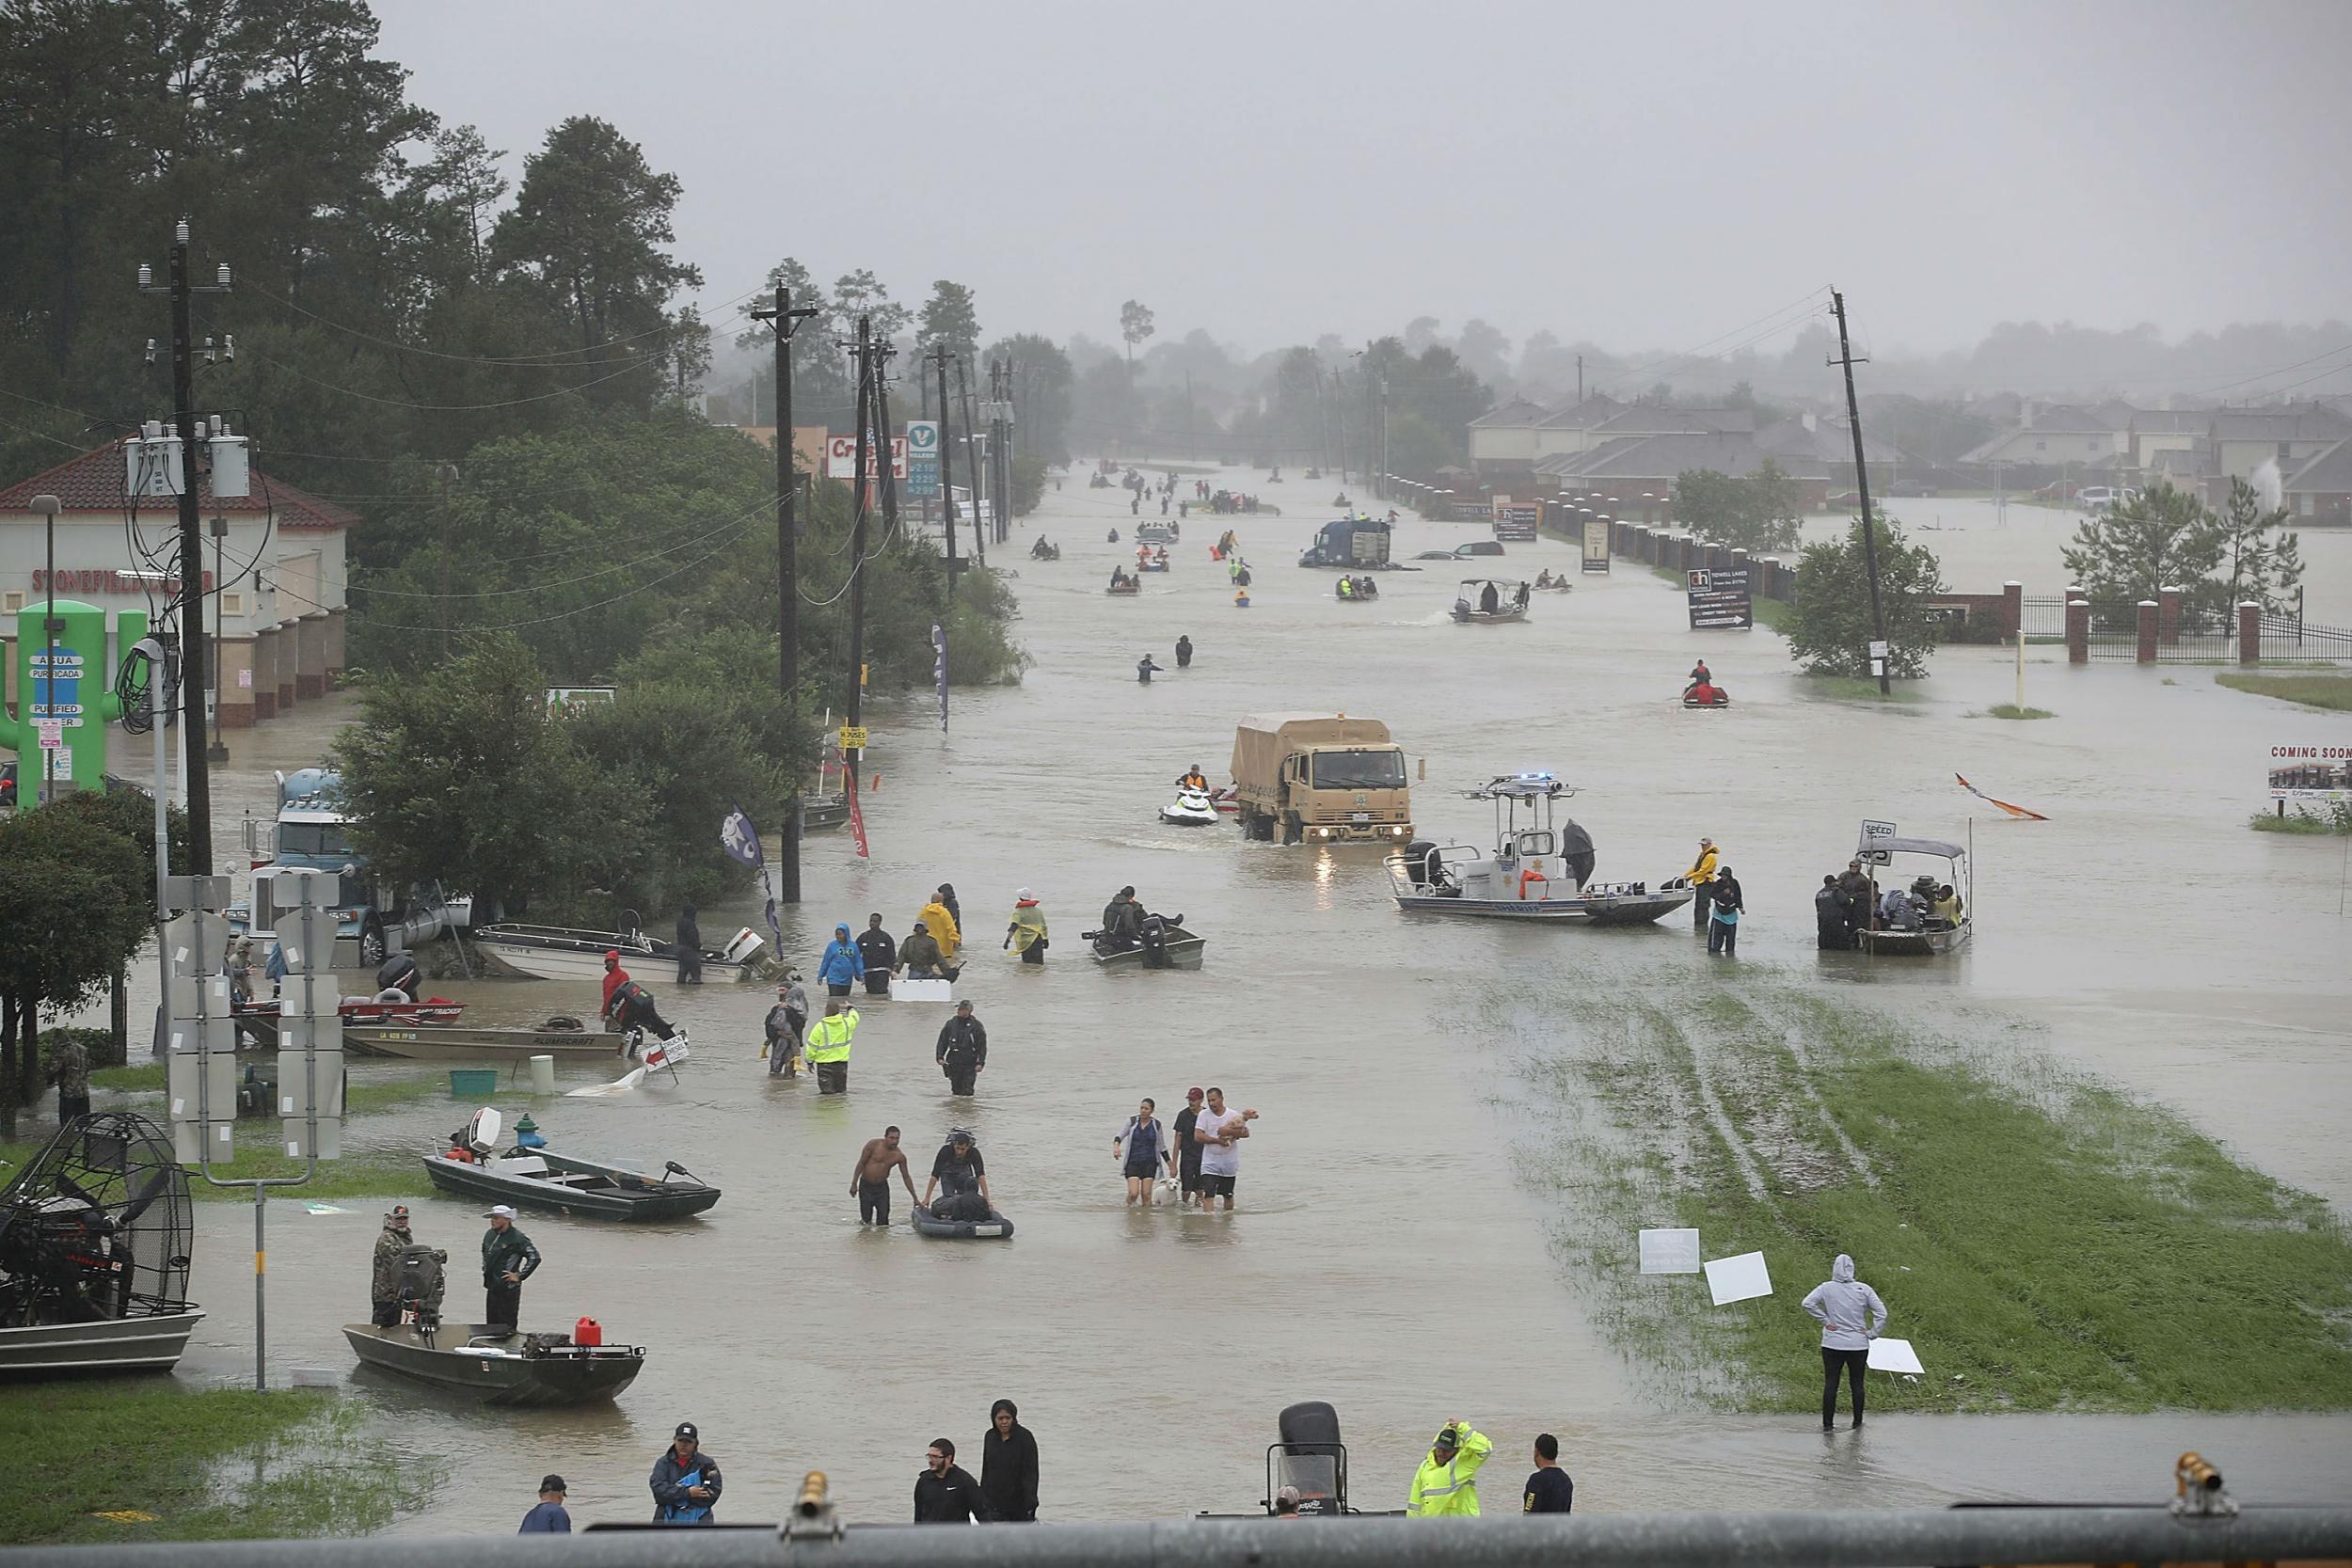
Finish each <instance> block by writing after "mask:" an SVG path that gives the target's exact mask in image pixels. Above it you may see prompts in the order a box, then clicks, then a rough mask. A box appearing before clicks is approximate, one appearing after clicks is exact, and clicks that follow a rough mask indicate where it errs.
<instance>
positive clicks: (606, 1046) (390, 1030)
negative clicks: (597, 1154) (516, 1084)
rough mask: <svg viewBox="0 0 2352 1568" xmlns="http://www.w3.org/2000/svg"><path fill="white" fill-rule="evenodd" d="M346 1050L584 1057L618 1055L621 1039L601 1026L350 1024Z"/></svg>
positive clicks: (466, 1058) (441, 1057)
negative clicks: (497, 1026)
mask: <svg viewBox="0 0 2352 1568" xmlns="http://www.w3.org/2000/svg"><path fill="white" fill-rule="evenodd" d="M343 1049H344V1050H346V1051H348V1052H350V1053H352V1054H354V1055H356V1056H400V1057H405V1058H406V1059H408V1060H410V1061H418V1062H482V1061H501V1062H506V1061H521V1060H523V1059H525V1058H527V1057H531V1056H553V1057H556V1058H557V1059H559V1060H562V1059H564V1058H569V1059H571V1060H573V1061H580V1060H584V1059H586V1058H588V1057H592V1056H617V1055H619V1054H620V1053H621V1037H620V1036H619V1035H616V1034H612V1033H608V1032H607V1031H605V1030H601V1029H500V1028H494V1027H491V1026H489V1025H486V1024H474V1023H346V1024H344V1025H343Z"/></svg>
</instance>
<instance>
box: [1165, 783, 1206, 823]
mask: <svg viewBox="0 0 2352 1568" xmlns="http://www.w3.org/2000/svg"><path fill="white" fill-rule="evenodd" d="M1160 820H1161V821H1163V822H1173V823H1175V824H1176V826H1178V827H1180V828H1205V827H1209V826H1211V825H1213V824H1214V823H1215V822H1216V805H1215V804H1213V803H1212V802H1211V801H1210V800H1209V795H1208V791H1206V790H1202V789H1180V790H1178V791H1177V792H1176V799H1175V800H1172V801H1170V802H1168V804H1167V805H1165V806H1162V807H1161V808H1160Z"/></svg>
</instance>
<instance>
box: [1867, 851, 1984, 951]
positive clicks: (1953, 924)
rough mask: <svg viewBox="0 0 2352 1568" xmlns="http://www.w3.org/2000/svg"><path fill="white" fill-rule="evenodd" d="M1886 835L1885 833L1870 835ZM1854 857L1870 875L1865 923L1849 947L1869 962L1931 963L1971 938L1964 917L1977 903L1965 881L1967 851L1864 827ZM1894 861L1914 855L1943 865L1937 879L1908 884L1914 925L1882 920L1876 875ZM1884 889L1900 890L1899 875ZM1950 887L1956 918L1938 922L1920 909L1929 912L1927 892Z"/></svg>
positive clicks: (1929, 875) (1968, 922)
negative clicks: (1870, 959)
mask: <svg viewBox="0 0 2352 1568" xmlns="http://www.w3.org/2000/svg"><path fill="white" fill-rule="evenodd" d="M1875 829H1887V830H1888V831H1885V832H1873V830H1875ZM1854 853H1855V855H1856V857H1857V858H1859V859H1860V860H1861V862H1862V863H1863V864H1864V865H1865V866H1867V867H1868V868H1869V874H1870V923H1869V925H1867V927H1862V928H1860V929H1858V930H1856V931H1855V932H1854V945H1855V946H1857V947H1859V948H1861V949H1862V951H1864V952H1865V953H1868V954H1871V955H1873V956H1874V957H1884V958H1941V957H1943V956H1944V955H1945V954H1947V953H1953V952H1957V951H1959V950H1960V949H1961V948H1963V947H1964V946H1966V945H1967V944H1968V939H1969V938H1970V937H1971V936H1973V935H1974V934H1975V929H1976V927H1975V924H1974V921H1973V919H1972V917H1971V916H1970V914H1969V911H1970V910H1971V909H1972V908H1973V907H1974V905H1975V903H1976V887H1975V884H1974V883H1973V882H1971V881H1970V879H1969V874H1968V851H1967V850H1966V849H1964V848H1963V847H1960V846H1959V845H1957V844H1947V843H1946V842H1945V841H1944V840H1942V839H1940V838H1899V837H1897V836H1895V834H1894V832H1892V830H1891V827H1890V825H1888V824H1885V823H1879V822H1866V823H1864V824H1863V829H1862V841H1861V843H1860V844H1859V845H1858V846H1857V847H1855V850H1854ZM1897 855H1913V856H1918V857H1921V858H1923V859H1928V860H1939V861H1942V862H1944V863H1945V864H1946V866H1947V871H1946V873H1945V874H1944V875H1943V876H1941V877H1938V876H1936V875H1935V874H1933V873H1924V874H1922V875H1920V876H1918V877H1915V878H1914V879H1912V881H1911V884H1910V889H1909V891H1910V893H1911V895H1912V897H1911V900H1910V902H1911V905H1912V913H1911V915H1910V916H1909V918H1910V919H1913V920H1915V921H1916V922H1917V924H1916V925H1909V924H1894V925H1889V924H1887V915H1886V913H1885V911H1884V910H1883V908H1882V906H1881V903H1880V896H1881V895H1880V893H1879V874H1880V872H1881V870H1882V869H1883V868H1885V867H1889V866H1891V865H1892V864H1893V863H1894V860H1895V857H1896V856H1897ZM1887 885H1888V886H1889V887H1890V888H1891V887H1895V886H1899V885H1901V879H1900V876H1899V874H1898V875H1895V876H1890V877H1889V878H1888V879H1887ZM1940 886H1949V887H1950V888H1952V889H1953V890H1954V892H1955V893H1957V894H1958V895H1959V898H1960V918H1959V919H1958V920H1945V919H1939V918H1937V917H1936V915H1935V914H1934V913H1933V912H1931V909H1928V908H1925V906H1931V905H1932V903H1933V899H1932V897H1931V891H1932V890H1933V889H1934V888H1937V887H1940Z"/></svg>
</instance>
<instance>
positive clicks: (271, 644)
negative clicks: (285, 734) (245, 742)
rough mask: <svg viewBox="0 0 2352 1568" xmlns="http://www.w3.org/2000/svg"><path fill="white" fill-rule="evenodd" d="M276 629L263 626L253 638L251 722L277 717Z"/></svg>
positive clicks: (260, 721) (261, 721)
mask: <svg viewBox="0 0 2352 1568" xmlns="http://www.w3.org/2000/svg"><path fill="white" fill-rule="evenodd" d="M277 717H278V628H277V627H276V626H263V627H262V629H261V630H260V631H258V632H256V633H255V634H254V637H253V721H254V722H255V723H257V724H259V723H263V722H265V721H269V720H272V719H275V718H277Z"/></svg>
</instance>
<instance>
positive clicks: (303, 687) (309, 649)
mask: <svg viewBox="0 0 2352 1568" xmlns="http://www.w3.org/2000/svg"><path fill="white" fill-rule="evenodd" d="M294 642H295V645H296V647H297V649H298V650H299V657H300V660H301V662H300V663H299V664H298V665H296V666H295V669H294V692H295V694H296V695H298V696H300V697H302V698H304V699H306V700H308V699H310V698H312V697H324V696H326V611H325V610H313V611H311V612H310V614H308V615H305V616H304V617H303V618H302V619H301V620H299V621H297V622H295V623H294Z"/></svg>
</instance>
